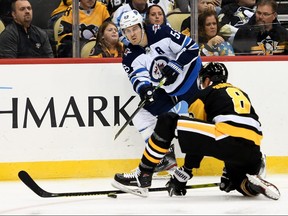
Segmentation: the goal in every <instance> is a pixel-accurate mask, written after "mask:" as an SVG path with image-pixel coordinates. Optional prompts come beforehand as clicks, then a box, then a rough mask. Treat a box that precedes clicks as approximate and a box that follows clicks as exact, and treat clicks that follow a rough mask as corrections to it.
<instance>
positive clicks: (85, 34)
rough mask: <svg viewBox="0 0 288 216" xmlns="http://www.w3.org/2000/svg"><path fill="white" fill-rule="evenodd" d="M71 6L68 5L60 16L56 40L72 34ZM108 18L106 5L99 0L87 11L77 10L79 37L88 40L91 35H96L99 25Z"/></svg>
mask: <svg viewBox="0 0 288 216" xmlns="http://www.w3.org/2000/svg"><path fill="white" fill-rule="evenodd" d="M72 14H73V13H72V6H70V7H69V8H68V9H67V10H66V11H65V14H64V15H63V16H62V20H61V23H60V29H61V30H59V33H58V36H59V37H58V42H60V41H61V40H62V39H63V38H64V37H66V36H69V35H70V36H71V35H72V23H73V16H72ZM108 18H110V14H109V12H108V10H107V7H106V5H104V4H103V3H101V2H98V1H96V4H95V7H94V8H91V9H90V10H89V11H86V10H82V9H80V10H79V31H80V32H79V36H80V39H87V40H89V39H90V38H92V37H96V34H97V31H98V29H99V27H100V25H101V24H102V23H103V22H104V21H105V20H107V19H108Z"/></svg>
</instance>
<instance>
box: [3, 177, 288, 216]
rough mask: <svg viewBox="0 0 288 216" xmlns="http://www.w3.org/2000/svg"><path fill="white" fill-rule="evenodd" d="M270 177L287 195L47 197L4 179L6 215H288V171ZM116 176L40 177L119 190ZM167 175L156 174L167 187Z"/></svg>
mask: <svg viewBox="0 0 288 216" xmlns="http://www.w3.org/2000/svg"><path fill="white" fill-rule="evenodd" d="M266 180H268V181H270V182H271V183H273V184H275V185H276V186H278V188H279V190H280V192H281V198H280V199H279V200H277V201H275V200H270V199H268V198H266V197H264V196H262V195H260V196H258V197H253V198H249V197H243V196H242V195H241V194H239V193H237V192H230V193H225V192H222V191H220V190H219V189H218V187H212V188H201V189H199V188H198V189H189V190H188V192H187V194H186V196H185V197H174V196H173V197H169V196H168V194H167V192H166V191H163V192H152V193H150V194H149V197H148V198H141V197H138V196H134V195H131V194H119V195H118V197H117V198H116V199H114V198H109V197H107V196H105V195H97V196H81V197H58V198H56V197H53V198H42V197H39V196H38V195H36V194H35V193H34V192H32V191H31V190H30V189H29V188H28V187H26V185H24V184H23V183H22V182H21V181H11V182H10V181H5V182H0V203H1V205H0V214H1V215H56V214H57V215H148V214H149V215H287V214H288V184H287V183H288V175H270V176H269V175H268V176H267V178H266ZM111 181H112V179H107V178H105V179H104V178H101V179H99V178H98V179H66V180H36V182H37V183H38V185H39V186H40V187H42V188H43V189H45V190H46V191H49V192H58V193H60V192H61V193H62V192H84V191H97V190H115V188H113V187H112V186H111ZM218 181H219V177H217V176H215V177H197V176H196V177H193V179H191V180H190V181H189V183H188V184H201V183H213V182H218ZM166 182H167V179H166V180H153V184H152V186H153V187H162V186H164V185H165V183H166Z"/></svg>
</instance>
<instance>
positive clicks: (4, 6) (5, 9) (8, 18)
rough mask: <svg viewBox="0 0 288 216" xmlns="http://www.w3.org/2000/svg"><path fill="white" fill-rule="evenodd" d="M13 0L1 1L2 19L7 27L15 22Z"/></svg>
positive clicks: (0, 16)
mask: <svg viewBox="0 0 288 216" xmlns="http://www.w3.org/2000/svg"><path fill="white" fill-rule="evenodd" d="M12 1H13V0H0V19H1V20H2V22H3V23H4V25H5V26H7V25H8V24H10V23H11V22H12V21H13V17H12V14H11V3H12Z"/></svg>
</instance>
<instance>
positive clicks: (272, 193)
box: [246, 174, 280, 200]
mask: <svg viewBox="0 0 288 216" xmlns="http://www.w3.org/2000/svg"><path fill="white" fill-rule="evenodd" d="M246 176H247V177H248V180H249V181H250V182H251V183H252V184H255V185H257V186H260V187H262V188H264V189H265V194H263V195H265V196H266V197H268V198H270V199H273V200H278V199H279V198H280V192H279V190H278V189H277V187H276V186H274V185H273V184H271V183H269V182H268V183H269V185H266V184H264V183H263V182H262V181H261V180H260V179H258V178H257V177H255V176H253V175H249V174H246Z"/></svg>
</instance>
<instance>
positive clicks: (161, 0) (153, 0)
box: [149, 0, 183, 16]
mask: <svg viewBox="0 0 288 216" xmlns="http://www.w3.org/2000/svg"><path fill="white" fill-rule="evenodd" d="M182 1H183V0H182ZM149 3H150V4H156V5H159V6H160V7H161V8H162V9H163V11H164V14H165V16H167V14H168V13H170V12H171V11H173V9H174V6H175V2H174V0H149Z"/></svg>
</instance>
